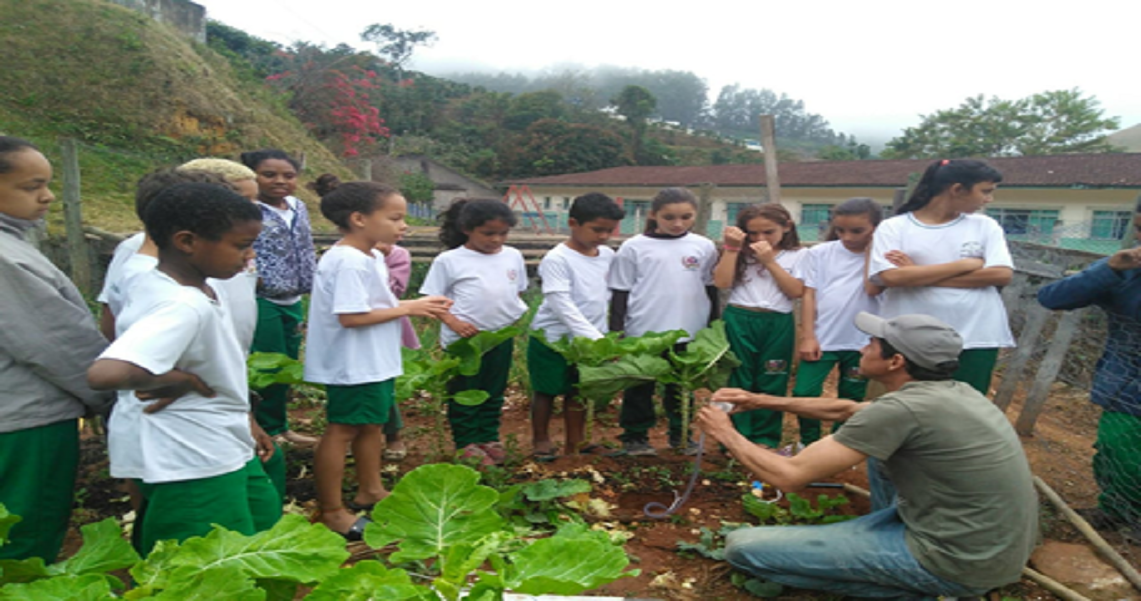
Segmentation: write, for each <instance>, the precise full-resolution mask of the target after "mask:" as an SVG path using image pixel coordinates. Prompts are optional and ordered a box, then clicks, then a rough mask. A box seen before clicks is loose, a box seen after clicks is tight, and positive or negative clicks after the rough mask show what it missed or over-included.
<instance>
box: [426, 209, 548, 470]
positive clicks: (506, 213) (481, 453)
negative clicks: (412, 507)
mask: <svg viewBox="0 0 1141 601" xmlns="http://www.w3.org/2000/svg"><path fill="white" fill-rule="evenodd" d="M440 220H441V223H440V241H441V242H443V243H444V246H446V247H447V248H448V249H450V250H447V251H444V252H442V253H440V254H439V255H438V256H437V257H436V259H435V260H434V261H432V266H431V267H430V268H429V269H428V275H427V276H426V277H425V278H424V284H423V285H422V286H421V287H420V293H421V294H427V295H440V296H446V297H448V298H450V299H452V300H453V301H455V304H454V305H452V308H451V311H450V312H449V313H447V314H445V315H444V316H443V317H442V318H441V319H440V321H441V322H443V325H444V327H441V328H440V345H441V346H443V347H444V349H445V350H446V349H447V348H448V346H449V345H451V344H452V343H453V342H455V341H457V340H459V339H460V338H461V337H462V338H470V337H472V336H475V335H476V334H478V333H479V332H480V331H483V330H499V329H502V328H505V327H507V326H510V325H512V324H514V323H515V322H516V321H518V320H519V318H520V317H522V316H523V314H524V313H526V312H527V304H526V303H524V302H523V299H522V298H520V297H519V295H520V294H522V293H523V291H524V290H526V289H527V266H526V264H525V263H524V262H523V254H522V253H520V252H519V251H518V250H516V249H514V248H512V247H510V246H505V245H504V243H505V242H506V241H507V234H508V233H509V232H510V231H511V228H512V227H514V226H515V223H516V222H517V218H516V217H515V213H514V212H513V211H512V210H511V208H510V207H508V206H507V205H506V204H505V203H503V202H501V201H499V200H495V199H472V200H467V199H457V200H456V201H454V202H453V203H452V204H451V206H449V207H448V210H447V211H445V212H444V213H443V214H442V215H440ZM514 349H515V344H514V341H513V340H507V341H505V342H503V344H500V345H499V346H497V347H495V348H493V349H491V350H490V351H488V352H487V353H485V354H484V355H483V361H482V363H481V365H480V368H479V373H477V374H476V375H474V376H470V377H464V376H461V377H458V378H455V379H453V380H452V381H451V382H449V384H448V389H449V392H451V393H452V394H454V393H456V392H459V391H463V390H482V391H484V392H487V394H488V395H489V396H488V399H487V400H486V401H484V402H483V403H481V404H479V405H476V406H473V407H469V406H465V405H460V404H459V403H455V402H449V403H448V421H449V422H450V423H451V426H452V438H453V439H454V440H455V443H456V449H459V450H462V451H463V454H464V457H472V458H476V459H478V460H479V461H480V463H481V464H483V465H489V464H493V463H495V464H498V463H502V462H503V460H504V458H505V457H506V453H505V452H504V450H503V445H502V444H500V443H499V422H500V419H501V412H502V409H503V393H504V391H505V390H506V389H507V376H508V375H509V373H510V371H511V357H512V352H513V351H514Z"/></svg>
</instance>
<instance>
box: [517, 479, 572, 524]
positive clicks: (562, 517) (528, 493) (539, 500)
mask: <svg viewBox="0 0 1141 601" xmlns="http://www.w3.org/2000/svg"><path fill="white" fill-rule="evenodd" d="M591 490H592V487H591V485H590V482H587V481H586V480H581V479H572V480H555V479H551V478H547V479H544V480H539V481H538V482H529V483H527V484H516V485H514V486H510V487H508V488H506V489H504V490H503V491H502V492H500V493H499V502H498V504H497V506H496V507H497V509H498V510H499V513H500V515H502V516H503V517H504V519H506V520H508V521H510V522H512V523H515V524H517V525H520V526H524V527H531V526H536V525H543V524H559V523H564V522H577V521H582V518H580V517H579V515H578V514H577V513H575V512H574V511H572V510H570V509H569V508H568V507H566V506H565V505H564V504H563V503H562V502H561V500H562V499H565V498H567V497H573V496H575V495H582V494H587V493H590V491H591Z"/></svg>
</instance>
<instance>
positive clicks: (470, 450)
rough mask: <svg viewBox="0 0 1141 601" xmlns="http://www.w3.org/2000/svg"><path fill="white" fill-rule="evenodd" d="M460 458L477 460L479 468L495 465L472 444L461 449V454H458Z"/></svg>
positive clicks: (484, 453)
mask: <svg viewBox="0 0 1141 601" xmlns="http://www.w3.org/2000/svg"><path fill="white" fill-rule="evenodd" d="M460 458H461V459H479V465H480V466H481V467H487V466H489V465H495V460H494V459H492V458H491V457H490V456H488V454H487V452H486V451H484V450H483V449H482V448H480V446H479V445H477V444H475V443H474V442H473V443H471V444H469V445H468V446H466V447H464V448H463V453H461V454H460Z"/></svg>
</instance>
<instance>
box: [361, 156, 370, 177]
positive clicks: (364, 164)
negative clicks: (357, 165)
mask: <svg viewBox="0 0 1141 601" xmlns="http://www.w3.org/2000/svg"><path fill="white" fill-rule="evenodd" d="M361 179H363V180H364V181H366V182H371V181H372V159H361Z"/></svg>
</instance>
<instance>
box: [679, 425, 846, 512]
mask: <svg viewBox="0 0 1141 601" xmlns="http://www.w3.org/2000/svg"><path fill="white" fill-rule="evenodd" d="M695 423H696V424H697V427H698V428H701V430H702V431H704V432H705V433H706V434H709V435H710V436H711V437H713V438H714V439H716V440H717V442H719V443H721V444H723V445H725V448H727V449H728V450H729V452H730V453H732V454H733V457H734V458H736V459H737V461H740V462H741V464H742V465H744V466H745V467H746V468H747V469H748V470H749V471H750V472H752V473H753V475H755V476H756V477H757V479H759V480H760V481H762V482H765V483H767V484H771V485H773V486H775V487H777V488H779V489H781V490H782V491H786V492H795V491H798V490H800V489H802V488H804V487H805V486H807V485H808V484H810V483H812V482H815V481H817V480H820V479H823V478H829V477H831V476H834V475H836V474H838V473H840V472H842V471H844V470H846V469H848V468H850V467H852V466H854V465H857V464H859V463H861V462H863V461H864V460H865V459H867V457H868V456H867V455H865V454H863V453H861V452H859V451H856V450H855V449H850V448H848V447H846V446H844V445H842V444H840V443H839V442H837V441H836V440H835V439H834V438H832V437H831V436H827V437H825V438H823V439H821V440H818V441H816V442H814V443H812V444H810V445H808V447H807V448H805V449H804V450H803V451H801V452H800V453H799V454H797V455H796V456H795V457H784V456H781V455H778V454H776V453H773V452H771V451H769V450H765V449H763V448H760V447H758V446H757V445H756V444H754V443H753V442H752V441H750V440H749V439H747V438H745V437H744V436H742V435H741V433H740V432H737V429H736V428H734V427H733V422H732V420H730V419H729V415H728V414H726V413H725V412H724V411H722V410H720V409H717V408H715V407H704V408H702V409H701V411H700V412H699V413H698V414H697V420H696V422H695Z"/></svg>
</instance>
